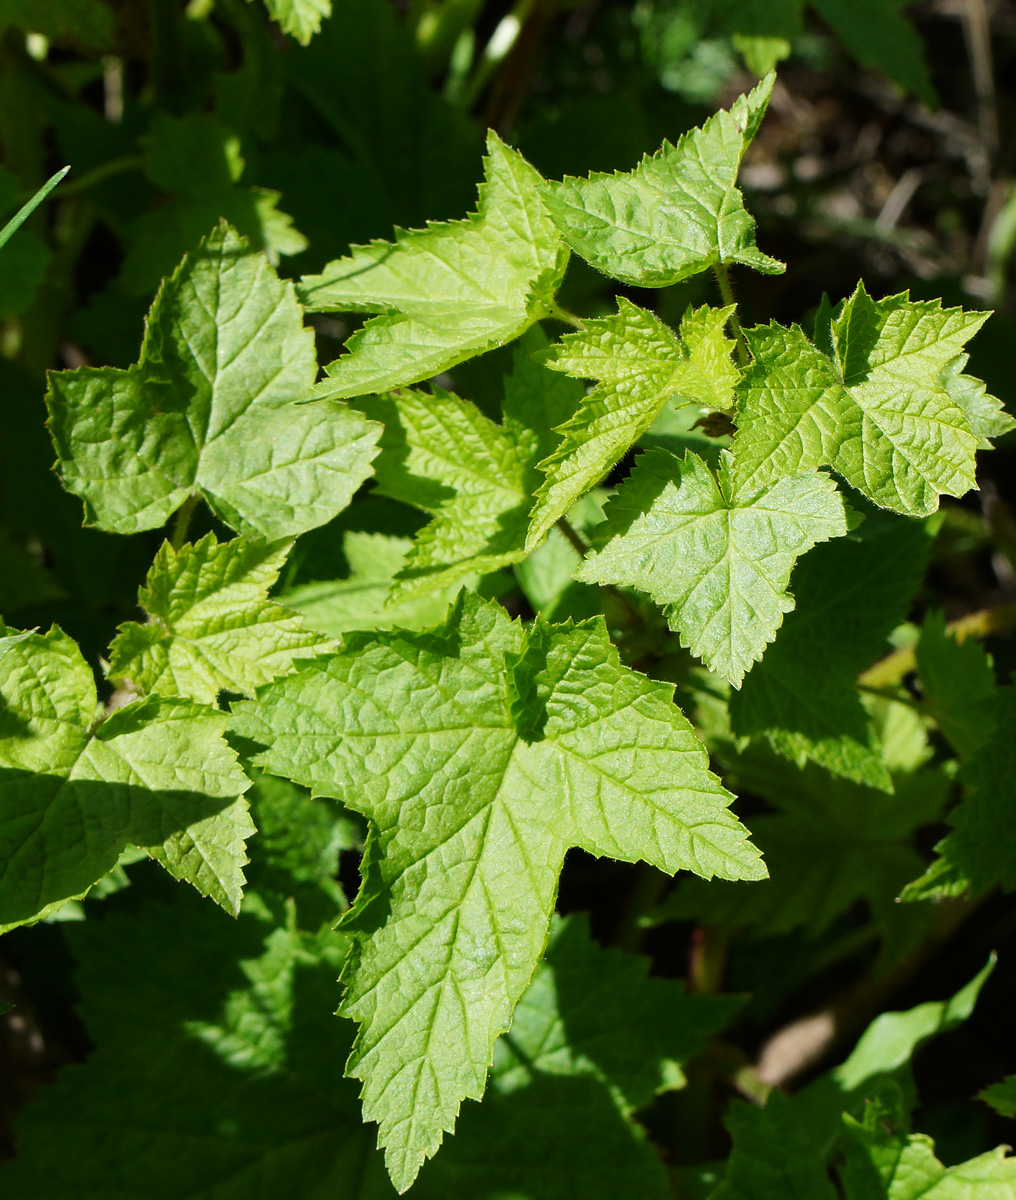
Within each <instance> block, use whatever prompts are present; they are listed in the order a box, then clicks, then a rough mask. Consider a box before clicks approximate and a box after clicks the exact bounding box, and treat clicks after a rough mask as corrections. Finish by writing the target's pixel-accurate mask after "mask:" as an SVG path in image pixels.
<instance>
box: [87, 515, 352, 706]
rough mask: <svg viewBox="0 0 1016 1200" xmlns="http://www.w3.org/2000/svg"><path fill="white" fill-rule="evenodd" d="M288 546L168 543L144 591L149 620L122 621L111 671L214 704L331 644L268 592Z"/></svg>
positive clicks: (151, 688)
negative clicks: (226, 693)
mask: <svg viewBox="0 0 1016 1200" xmlns="http://www.w3.org/2000/svg"><path fill="white" fill-rule="evenodd" d="M289 549H290V547H289V545H286V544H284V545H282V546H278V545H276V546H272V545H268V544H267V543H265V542H250V541H247V540H246V539H244V538H236V539H234V540H233V541H231V542H225V543H223V544H222V545H220V544H219V542H218V540H217V539H216V537H215V534H214V533H209V534H207V535H206V536H205V537H203V538H202V539H201V541H200V542H198V543H197V544H196V545H193V546H191V545H185V546H182V547H181V548H180V549H179V550H174V549H173V547H172V546H171V545H170V544H169V542H163V543H162V547H161V548H160V550H159V552H158V554H157V555H156V557H155V562H154V563H153V564H152V568H151V570H150V571H149V572H148V579H147V580H146V584H147V586H146V587H143V588H141V589H140V591H139V592H138V603H139V604H140V606H141V608H142V609H144V611H145V612H146V613H147V614H148V620H147V621H146V622H145V623H144V624H138V623H137V622H136V621H128V622H126V623H125V624H123V625H121V626H120V629H119V632H118V633H117V636H116V639H115V640H114V642H113V645H112V647H111V648H110V657H109V670H108V672H107V674H108V675H109V677H110V678H111V679H116V680H120V679H129V680H130V682H131V683H132V684H133V685H134V686H135V687H136V688H139V689H140V690H141V691H143V692H158V693H159V694H160V695H162V696H187V697H189V698H190V699H191V700H197V701H199V702H200V703H202V704H214V703H215V701H216V699H217V697H218V695H219V692H221V691H223V690H225V691H230V692H239V693H240V694H241V695H244V696H253V695H254V692H255V689H256V688H257V687H259V686H260V685H261V684H263V683H268V681H269V680H271V679H274V678H275V677H276V676H277V675H285V674H286V673H287V672H288V671H291V670H292V669H293V662H294V660H295V659H298V658H310V657H312V656H313V655H315V654H321V653H324V652H325V651H328V650H332V649H334V648H335V647H334V643H331V642H329V641H328V640H327V639H326V638H323V637H320V636H319V635H318V634H316V633H314V632H313V631H312V630H309V629H305V628H304V626H303V622H302V621H301V620H300V618H299V617H298V616H296V615H295V614H294V613H293V612H292V611H291V610H290V609H286V608H283V607H282V605H281V604H274V603H272V602H270V601H269V599H268V592H269V589H270V588H271V587H272V584H274V583H275V580H276V579H277V578H278V575H279V570H280V569H281V567H282V565H283V563H284V562H285V561H286V555H287V554H288V552H289Z"/></svg>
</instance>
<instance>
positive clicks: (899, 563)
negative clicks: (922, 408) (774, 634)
mask: <svg viewBox="0 0 1016 1200" xmlns="http://www.w3.org/2000/svg"><path fill="white" fill-rule="evenodd" d="M930 545H931V531H930V530H929V529H928V528H927V527H926V526H925V525H924V524H922V523H918V522H916V521H902V520H899V519H897V518H891V517H887V516H884V515H880V514H872V515H870V516H869V517H868V518H867V520H866V521H865V522H864V524H863V525H861V527H860V528H859V529H858V530H857V531H856V532H855V533H854V534H852V535H851V536H849V537H845V538H839V539H837V540H836V541H834V542H831V543H829V544H828V545H824V546H818V547H816V549H815V550H813V551H812V552H811V553H810V554H808V555H807V557H806V558H805V559H804V560H803V562H801V563H800V564H799V565H798V567H797V569H796V571H795V572H794V595H795V598H796V608H795V610H794V612H792V613H790V614H789V615H788V616H787V617H786V619H785V620H784V622H783V628H782V629H781V630H780V635H779V637H778V638H777V639H776V641H775V642H774V643H773V645H772V646H771V647H770V648H769V649H768V650H767V651H766V654H765V657H764V658H763V660H762V661H761V663H759V664H758V666H756V667H755V668H754V670H752V672H751V673H750V674H749V675H748V676H747V677H746V678H745V681H744V685H743V687H742V688H741V690H740V691H739V692H735V693H734V694H732V695H731V697H730V718H731V724H732V726H733V729H734V732H735V734H737V735H738V736H744V735H756V734H765V736H766V737H767V738H768V740H769V742H770V743H771V744H772V746H773V748H774V749H776V750H778V751H779V752H780V753H781V754H784V755H785V756H786V757H788V758H790V759H792V760H793V761H795V762H797V763H798V764H799V765H803V763H804V762H805V761H806V760H807V759H811V760H812V761H813V762H817V763H819V764H820V765H821V766H823V767H825V768H826V770H828V771H831V772H832V773H833V774H834V775H843V776H845V777H846V778H848V779H853V780H855V781H856V782H857V783H862V784H866V785H867V786H868V787H875V788H882V789H883V790H885V791H891V790H892V780H891V779H890V777H889V773H888V771H887V770H886V768H885V765H884V764H883V762H882V759H881V755H880V754H879V749H878V739H877V738H876V736H875V732H874V729H873V727H872V724H871V720H870V718H869V715H868V713H867V712H866V711H865V708H864V706H863V705H862V703H861V698H860V696H859V694H858V693H857V690H856V688H855V681H856V679H857V676H858V674H859V673H860V672H861V671H863V670H864V669H865V668H866V667H868V666H870V665H871V663H872V662H874V660H875V659H876V658H877V657H878V655H879V653H880V652H881V651H882V649H883V647H884V646H885V639H886V638H887V637H888V636H889V634H890V632H891V631H892V630H893V629H894V628H895V627H896V626H897V625H898V624H899V623H900V622H901V621H903V620H904V619H905V618H906V615H907V610H908V609H909V607H910V601H911V598H912V596H913V594H914V592H916V590H917V589H918V587H919V586H920V583H921V579H922V577H923V574H924V566H925V563H926V561H927V557H928V551H929V549H930ZM819 664H820V665H821V669H816V668H817V666H818V665H819Z"/></svg>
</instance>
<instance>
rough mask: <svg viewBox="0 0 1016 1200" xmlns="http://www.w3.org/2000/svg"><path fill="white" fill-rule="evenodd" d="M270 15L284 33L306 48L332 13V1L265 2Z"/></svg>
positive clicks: (293, 0) (269, 0) (280, 0)
mask: <svg viewBox="0 0 1016 1200" xmlns="http://www.w3.org/2000/svg"><path fill="white" fill-rule="evenodd" d="M265 5H266V7H267V9H268V14H269V16H270V17H271V18H272V20H274V21H278V23H279V28H280V29H281V30H282V32H283V33H288V34H290V35H291V36H292V37H295V38H296V40H297V41H298V42H300V43H301V45H304V46H306V45H307V44H308V43H309V42H310V39H311V38H312V37H313V36H314V34H315V33H317V32H318V30H319V29H320V28H321V22H322V21H323V20H324V19H325V18H326V17H328V16H331V12H332V0H265Z"/></svg>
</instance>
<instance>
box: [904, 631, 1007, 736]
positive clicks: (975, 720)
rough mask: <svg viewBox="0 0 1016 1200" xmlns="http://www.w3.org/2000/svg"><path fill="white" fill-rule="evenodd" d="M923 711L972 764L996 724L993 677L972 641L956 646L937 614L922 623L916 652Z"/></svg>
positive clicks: (989, 664) (974, 639)
mask: <svg viewBox="0 0 1016 1200" xmlns="http://www.w3.org/2000/svg"><path fill="white" fill-rule="evenodd" d="M915 654H916V657H917V674H918V678H919V680H920V683H921V691H922V692H923V693H924V701H925V706H926V709H927V711H928V712H929V714H930V715H931V716H932V718H933V719H934V720H935V723H936V724H937V725H938V727H939V729H941V730H942V732H943V733H944V734H945V736H946V737H947V738H948V740H949V743H950V745H951V746H952V747H953V749H954V750H955V751H956V753H957V754H959V755H960V756H961V757H962V758H973V757H974V755H975V754H976V753H977V752H978V751H979V750H980V748H981V747H982V746H983V745H984V743H985V742H986V741H987V740H988V738H989V737H990V735H991V731H992V729H993V728H994V724H995V671H994V669H993V667H992V664H991V659H990V658H989V657H988V655H987V654H985V652H984V651H983V650H982V649H981V647H980V645H979V644H978V642H977V639H976V638H972V637H971V638H967V639H966V640H965V641H963V642H960V641H957V640H956V638H955V637H954V636H953V635H952V634H951V633H949V632H948V631H947V629H946V627H945V618H944V617H943V616H942V614H941V613H938V612H934V613H929V614H928V616H927V617H925V619H924V625H923V627H922V629H921V639H920V641H919V642H918V643H917V648H916V651H915Z"/></svg>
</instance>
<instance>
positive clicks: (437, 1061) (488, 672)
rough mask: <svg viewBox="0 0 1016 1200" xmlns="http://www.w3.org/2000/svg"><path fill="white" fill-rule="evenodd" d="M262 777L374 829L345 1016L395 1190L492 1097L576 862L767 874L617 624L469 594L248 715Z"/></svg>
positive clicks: (237, 723) (280, 689) (346, 650)
mask: <svg viewBox="0 0 1016 1200" xmlns="http://www.w3.org/2000/svg"><path fill="white" fill-rule="evenodd" d="M234 728H235V729H236V731H237V732H238V733H240V734H241V735H243V736H247V737H250V738H253V739H255V740H256V741H258V742H260V743H261V744H263V745H265V746H267V747H268V749H266V750H265V751H264V753H263V754H261V755H260V756H259V757H258V759H257V762H258V763H259V764H261V765H263V766H264V767H265V768H266V769H267V770H269V771H271V772H272V773H274V774H280V775H283V776H285V777H287V778H290V779H293V780H294V781H295V782H298V783H301V784H303V785H304V786H308V787H311V788H312V789H313V790H314V791H315V792H316V793H319V794H324V795H331V796H335V797H336V798H338V799H340V800H341V801H342V802H343V803H344V804H346V805H347V807H349V808H352V809H354V810H356V811H358V812H362V813H364V815H366V816H368V817H369V818H370V819H371V821H372V823H373V825H374V828H375V830H376V833H375V836H374V842H373V846H372V847H368V852H367V857H366V862H365V864H364V866H363V867H362V871H363V873H364V879H365V883H364V885H363V888H362V890H361V894H360V897H359V898H358V900H357V903H356V905H354V908H353V910H352V912H351V915H350V920H349V924H348V928H349V929H350V931H351V932H352V933H353V935H354V937H355V939H356V942H355V949H354V951H353V953H352V955H351V958H350V960H349V963H348V965H347V967H346V969H345V971H344V973H343V978H344V980H345V982H346V984H347V993H346V998H345V1000H344V1003H343V1008H342V1011H343V1012H344V1013H346V1014H347V1015H348V1016H351V1017H353V1018H354V1019H355V1020H356V1021H358V1022H359V1023H360V1026H361V1029H360V1033H359V1036H358V1038H357V1042H356V1046H355V1048H354V1052H353V1055H352V1057H351V1059H350V1062H349V1067H348V1070H349V1071H350V1073H351V1074H353V1075H355V1076H356V1077H357V1078H359V1079H362V1080H363V1081H364V1088H363V1099H364V1115H365V1117H366V1118H367V1119H368V1120H375V1121H377V1122H378V1123H379V1125H380V1127H381V1130H380V1141H381V1144H382V1145H384V1146H385V1148H386V1161H387V1163H388V1166H389V1170H390V1172H391V1175H392V1178H393V1180H394V1182H395V1184H396V1187H398V1188H401V1189H403V1190H405V1188H407V1187H409V1185H410V1184H411V1183H412V1181H413V1179H414V1178H415V1176H416V1173H417V1171H418V1170H419V1167H420V1164H421V1163H422V1162H423V1161H424V1159H425V1158H427V1157H429V1156H431V1155H433V1154H434V1152H435V1151H436V1150H437V1148H438V1146H439V1145H440V1142H441V1138H442V1135H443V1133H444V1131H445V1130H450V1129H452V1128H453V1126H454V1123H455V1118H456V1115H457V1113H458V1109H459V1105H460V1103H461V1101H462V1100H463V1099H465V1098H467V1097H472V1098H479V1097H480V1096H481V1095H482V1094H483V1090H484V1083H485V1080H486V1074H487V1068H488V1066H489V1065H490V1061H491V1054H492V1051H493V1044H494V1040H495V1038H496V1037H497V1035H498V1034H499V1033H501V1032H503V1031H504V1030H505V1029H506V1028H507V1027H508V1025H509V1023H510V1021H511V1014H512V1010H513V1008H514V1006H515V1004H516V1002H517V1001H518V999H519V996H520V995H521V994H522V992H523V991H524V989H525V987H526V985H527V984H528V982H529V980H530V978H531V976H532V973H533V971H534V969H535V967H536V965H537V963H538V962H539V958H540V953H541V951H542V949H543V945H544V942H545V939H546V931H547V924H548V921H549V919H550V914H551V910H552V908H553V903H554V895H555V892H556V889H557V879H558V874H559V872H560V870H561V864H562V862H563V859H564V853H565V851H566V849H567V848H568V847H569V846H581V847H582V848H583V849H585V850H587V851H588V852H589V853H591V854H596V855H610V856H611V857H613V858H619V859H623V860H626V861H634V860H638V859H644V860H645V861H647V862H650V863H652V864H653V865H655V866H658V867H659V868H660V869H661V870H664V871H667V872H674V871H678V870H681V869H687V870H693V871H695V872H696V873H700V874H702V875H705V876H711V875H720V876H723V877H726V878H739V879H740V878H747V879H758V878H763V877H764V876H765V868H764V867H763V866H762V864H761V862H760V861H759V858H758V856H757V853H756V851H755V850H754V848H753V847H752V846H751V844H750V843H749V842H748V840H747V836H746V831H745V830H744V828H743V826H741V825H740V823H739V822H738V821H737V820H736V818H735V817H734V816H733V814H732V813H731V812H730V811H729V809H728V807H727V806H728V804H729V802H730V799H731V798H730V796H729V794H728V793H726V792H725V791H724V790H723V788H722V787H721V786H720V784H719V782H718V780H716V778H715V777H714V776H713V775H711V774H710V772H709V770H708V760H707V755H706V753H705V750H704V748H703V747H702V745H701V743H699V741H698V739H697V738H696V737H695V735H694V733H693V731H692V729H691V726H690V725H689V723H688V722H687V720H686V718H685V717H684V716H683V714H682V713H681V712H680V710H679V709H677V708H676V707H675V706H674V704H673V703H672V701H671V699H670V689H669V688H668V687H667V686H666V685H663V684H659V683H655V682H652V681H650V680H648V679H645V678H644V677H643V676H641V675H637V674H635V673H634V672H632V671H629V670H627V669H626V668H623V667H622V666H621V665H620V663H619V660H618V657H617V652H616V650H614V648H613V647H612V645H611V643H610V641H609V639H608V637H607V632H606V629H605V627H604V625H603V622H602V620H594V621H590V622H585V623H583V624H580V625H575V626H572V625H563V626H547V625H545V624H543V623H541V622H538V623H537V625H536V626H535V627H534V628H533V629H532V630H531V631H529V632H527V631H525V630H523V628H522V627H521V625H519V624H517V623H514V622H512V621H511V620H510V619H509V618H508V616H507V614H506V613H505V612H504V610H503V609H501V608H500V607H499V606H498V605H496V604H492V603H488V602H486V601H483V600H480V599H479V598H478V597H477V596H476V595H475V594H462V595H460V598H459V600H458V602H457V604H456V607H455V609H454V610H453V612H452V614H451V616H450V618H449V621H448V623H447V625H445V626H444V627H441V628H438V629H434V630H429V631H426V632H423V633H409V632H402V631H398V630H396V631H394V632H392V633H380V634H358V635H355V634H354V635H349V636H348V637H347V638H346V640H345V643H344V647H343V652H342V653H341V654H339V655H336V656H335V657H334V658H331V659H324V660H319V661H318V662H317V663H316V664H314V665H310V666H307V667H305V668H304V669H303V670H302V671H300V672H299V673H298V674H297V675H294V676H290V677H289V678H287V679H283V680H279V681H277V682H276V683H274V684H272V685H270V687H268V688H267V689H265V690H264V691H263V692H262V693H261V695H260V696H259V699H258V701H257V703H254V704H251V703H240V704H238V705H237V706H236V715H235V718H234Z"/></svg>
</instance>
